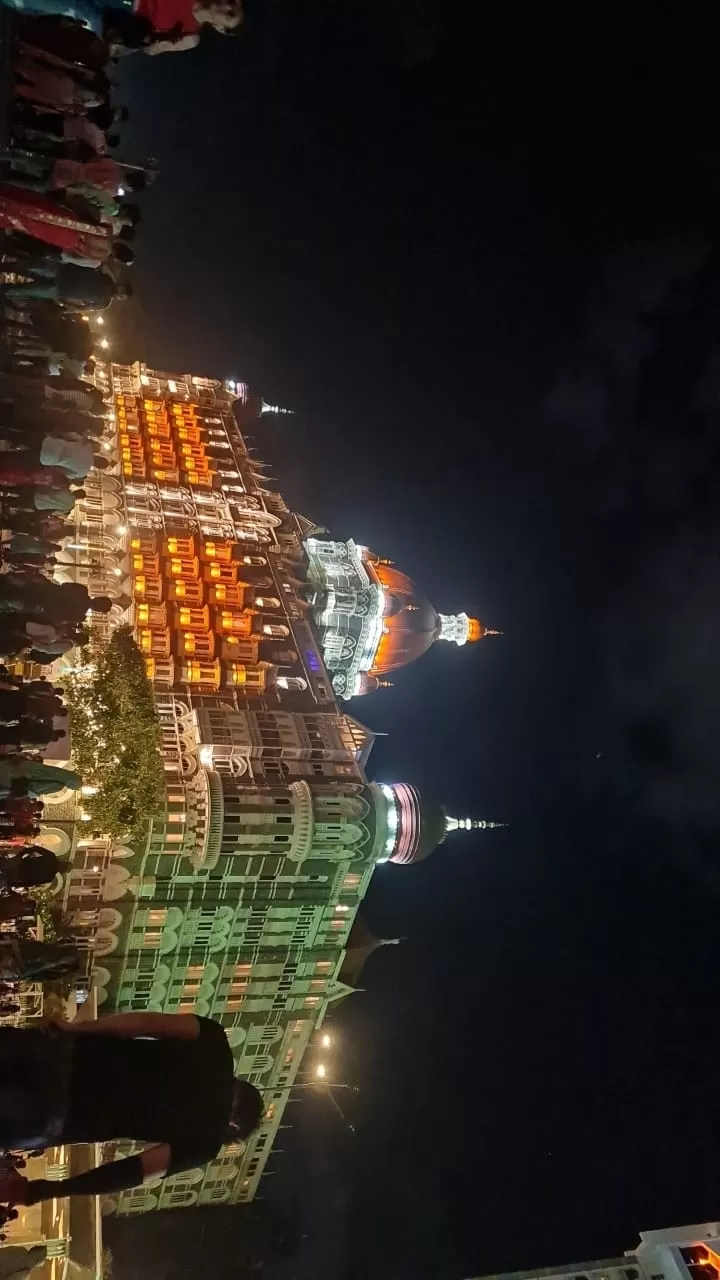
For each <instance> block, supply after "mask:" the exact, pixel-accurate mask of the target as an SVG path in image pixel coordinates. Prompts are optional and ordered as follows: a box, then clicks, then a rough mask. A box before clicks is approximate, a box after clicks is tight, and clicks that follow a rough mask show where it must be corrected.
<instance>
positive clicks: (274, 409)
mask: <svg viewBox="0 0 720 1280" xmlns="http://www.w3.org/2000/svg"><path fill="white" fill-rule="evenodd" d="M261 412H262V413H294V412H295V410H294V409H281V408H280V405H278V404H268V403H267V401H266V400H263V402H262V410H261Z"/></svg>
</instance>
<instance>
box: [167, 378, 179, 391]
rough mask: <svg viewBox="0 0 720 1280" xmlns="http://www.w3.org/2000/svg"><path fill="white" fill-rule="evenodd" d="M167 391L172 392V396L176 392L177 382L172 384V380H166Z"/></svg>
mask: <svg viewBox="0 0 720 1280" xmlns="http://www.w3.org/2000/svg"><path fill="white" fill-rule="evenodd" d="M168 391H172V392H173V394H174V393H175V392H176V391H177V382H173V379H172V378H168Z"/></svg>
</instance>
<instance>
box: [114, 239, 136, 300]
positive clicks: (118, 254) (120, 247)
mask: <svg viewBox="0 0 720 1280" xmlns="http://www.w3.org/2000/svg"><path fill="white" fill-rule="evenodd" d="M129 229H130V228H128V230H129ZM113 257H114V258H115V259H116V260H117V261H118V262H122V264H123V266H125V267H131V266H132V264H133V262H134V261H135V254H134V253H133V251H132V249H129V248H128V246H127V245H126V244H123V243H122V242H118V243H117V244H116V245H115V246H114V248H113ZM120 296H121V295H120V294H119V293H118V297H120Z"/></svg>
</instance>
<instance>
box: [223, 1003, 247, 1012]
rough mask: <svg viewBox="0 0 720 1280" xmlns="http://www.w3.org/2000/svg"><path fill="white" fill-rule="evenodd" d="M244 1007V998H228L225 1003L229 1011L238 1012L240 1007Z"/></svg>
mask: <svg viewBox="0 0 720 1280" xmlns="http://www.w3.org/2000/svg"><path fill="white" fill-rule="evenodd" d="M242 1007H243V1002H242V1000H228V1001H227V1002H226V1004H225V1009H226V1011H227V1013H237V1012H238V1010H239V1009H242Z"/></svg>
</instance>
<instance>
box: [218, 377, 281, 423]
mask: <svg viewBox="0 0 720 1280" xmlns="http://www.w3.org/2000/svg"><path fill="white" fill-rule="evenodd" d="M230 385H231V386H234V388H235V394H236V396H237V400H235V401H234V402H233V407H232V411H233V417H234V418H235V421H236V423H237V425H238V427H239V428H240V430H241V431H242V430H243V429H244V428H245V427H249V426H252V424H253V422H257V420H258V418H261V417H262V416H263V414H264V413H292V412H293V411H292V409H280V408H279V407H278V406H277V405H274V404H267V403H266V402H265V400H263V398H262V396H261V395H258V393H257V392H256V391H253V390H252V389H251V388H250V387H249V386H248V384H247V382H236V383H234V384H233V383H231V384H230Z"/></svg>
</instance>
